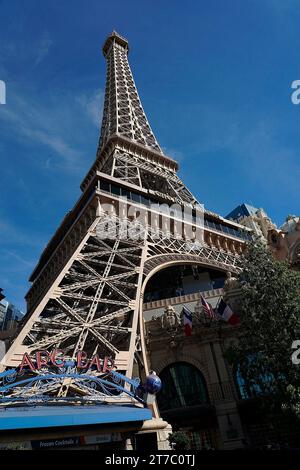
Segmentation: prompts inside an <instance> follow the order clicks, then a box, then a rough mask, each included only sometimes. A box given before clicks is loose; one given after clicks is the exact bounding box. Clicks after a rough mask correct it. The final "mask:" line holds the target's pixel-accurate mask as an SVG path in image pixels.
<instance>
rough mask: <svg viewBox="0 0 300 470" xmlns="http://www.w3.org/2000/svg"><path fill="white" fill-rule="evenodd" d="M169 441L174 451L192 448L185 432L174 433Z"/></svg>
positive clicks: (170, 435)
mask: <svg viewBox="0 0 300 470" xmlns="http://www.w3.org/2000/svg"><path fill="white" fill-rule="evenodd" d="M168 440H169V442H170V445H171V447H172V448H173V449H174V450H188V449H189V448H190V442H189V438H188V436H187V435H186V433H185V432H182V431H176V432H173V433H172V434H169V437H168Z"/></svg>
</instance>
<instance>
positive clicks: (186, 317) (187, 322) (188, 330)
mask: <svg viewBox="0 0 300 470" xmlns="http://www.w3.org/2000/svg"><path fill="white" fill-rule="evenodd" d="M182 314H183V325H184V334H185V336H191V334H192V327H193V323H192V312H191V311H190V310H189V309H188V308H187V307H186V306H185V305H184V306H183V309H182Z"/></svg>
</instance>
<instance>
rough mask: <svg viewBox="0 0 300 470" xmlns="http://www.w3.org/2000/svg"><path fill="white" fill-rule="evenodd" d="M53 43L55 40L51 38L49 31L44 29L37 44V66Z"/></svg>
mask: <svg viewBox="0 0 300 470" xmlns="http://www.w3.org/2000/svg"><path fill="white" fill-rule="evenodd" d="M52 45H53V41H52V39H51V38H50V34H49V32H48V31H44V32H43V35H42V37H41V39H40V42H39V44H38V46H37V57H36V61H35V66H37V65H39V64H40V63H41V62H42V61H43V60H44V59H45V58H46V56H47V55H48V53H49V50H50V48H51V46H52Z"/></svg>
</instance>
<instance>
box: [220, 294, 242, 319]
mask: <svg viewBox="0 0 300 470" xmlns="http://www.w3.org/2000/svg"><path fill="white" fill-rule="evenodd" d="M217 313H218V314H219V315H220V317H221V318H222V319H223V320H224V321H226V322H227V323H229V325H237V324H238V323H240V317H239V316H238V315H236V314H235V313H234V312H233V311H232V310H231V307H230V306H229V305H228V304H227V303H226V302H225V301H224V300H223V298H221V300H220V302H219V304H218V307H217Z"/></svg>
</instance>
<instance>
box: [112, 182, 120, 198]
mask: <svg viewBox="0 0 300 470" xmlns="http://www.w3.org/2000/svg"><path fill="white" fill-rule="evenodd" d="M111 192H112V194H115V195H116V196H120V187H119V186H116V185H115V184H112V185H111Z"/></svg>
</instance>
